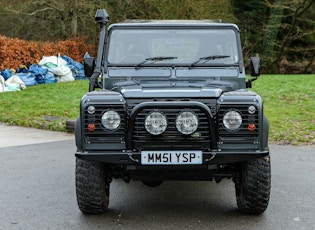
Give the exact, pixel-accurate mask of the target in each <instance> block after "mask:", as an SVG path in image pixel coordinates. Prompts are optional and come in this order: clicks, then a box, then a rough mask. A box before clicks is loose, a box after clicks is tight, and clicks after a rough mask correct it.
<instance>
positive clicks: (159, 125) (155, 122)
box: [144, 112, 167, 135]
mask: <svg viewBox="0 0 315 230" xmlns="http://www.w3.org/2000/svg"><path fill="white" fill-rule="evenodd" d="M144 126H145V129H146V130H147V131H148V132H149V133H151V134H152V135H160V134H162V133H163V132H164V131H165V130H166V128H167V120H166V117H165V116H164V114H162V113H160V112H152V113H149V114H148V115H147V116H146V118H145V121H144Z"/></svg>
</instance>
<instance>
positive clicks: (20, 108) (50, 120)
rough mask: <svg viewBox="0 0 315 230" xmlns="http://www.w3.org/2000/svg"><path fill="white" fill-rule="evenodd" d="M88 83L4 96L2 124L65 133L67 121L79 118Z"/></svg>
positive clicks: (1, 97)
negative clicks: (80, 106)
mask: <svg viewBox="0 0 315 230" xmlns="http://www.w3.org/2000/svg"><path fill="white" fill-rule="evenodd" d="M87 90H88V81H87V80H80V81H74V82H63V83H57V84H43V85H37V86H32V87H28V88H26V89H25V90H23V91H17V92H6V93H1V94H0V101H1V107H0V121H1V122H5V123H8V124H10V125H19V126H29V127H35V128H41V129H49V130H57V131H65V129H66V125H65V124H66V121H67V120H74V119H76V118H77V117H78V116H79V111H80V108H79V105H80V99H81V98H82V96H83V95H84V94H85V93H86V92H87Z"/></svg>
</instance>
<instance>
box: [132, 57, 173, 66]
mask: <svg viewBox="0 0 315 230" xmlns="http://www.w3.org/2000/svg"><path fill="white" fill-rule="evenodd" d="M173 59H177V57H165V56H159V57H150V58H146V59H144V61H142V62H140V63H138V64H137V65H135V68H136V69H137V68H139V67H140V66H141V65H142V64H144V63H147V62H149V61H151V63H154V62H157V61H164V60H173Z"/></svg>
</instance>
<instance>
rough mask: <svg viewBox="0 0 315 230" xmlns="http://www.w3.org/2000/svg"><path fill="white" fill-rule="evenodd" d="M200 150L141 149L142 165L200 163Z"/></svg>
mask: <svg viewBox="0 0 315 230" xmlns="http://www.w3.org/2000/svg"><path fill="white" fill-rule="evenodd" d="M201 163H202V152H201V151H196V150H193V151H142V152H141V164H143V165H184V164H201Z"/></svg>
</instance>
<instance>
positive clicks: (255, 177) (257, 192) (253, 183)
mask: <svg viewBox="0 0 315 230" xmlns="http://www.w3.org/2000/svg"><path fill="white" fill-rule="evenodd" d="M234 182H235V191H236V201H237V206H238V208H239V209H240V211H241V212H243V213H246V214H253V215H259V214H262V213H263V212H264V211H265V210H266V209H267V206H268V203H269V197H270V189H271V167H270V157H269V156H266V157H263V158H256V159H254V160H249V161H246V162H243V163H242V165H241V168H240V173H239V176H238V177H237V178H236V179H235V181H234Z"/></svg>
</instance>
